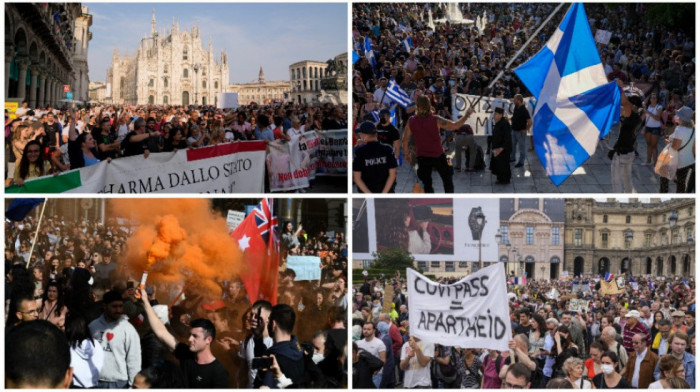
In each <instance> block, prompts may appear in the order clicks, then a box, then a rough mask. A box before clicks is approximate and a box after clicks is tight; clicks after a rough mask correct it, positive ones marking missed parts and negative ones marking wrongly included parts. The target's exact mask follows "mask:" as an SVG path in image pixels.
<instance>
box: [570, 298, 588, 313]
mask: <svg viewBox="0 0 700 392" xmlns="http://www.w3.org/2000/svg"><path fill="white" fill-rule="evenodd" d="M583 309H588V301H587V300H585V299H577V298H572V299H570V300H569V310H570V311H572V312H580V311H582V310H583Z"/></svg>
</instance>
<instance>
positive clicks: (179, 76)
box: [106, 11, 229, 105]
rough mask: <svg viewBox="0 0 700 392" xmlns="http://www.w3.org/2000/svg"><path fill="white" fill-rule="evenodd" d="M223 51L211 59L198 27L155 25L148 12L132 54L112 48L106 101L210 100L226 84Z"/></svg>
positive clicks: (211, 52) (210, 102)
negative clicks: (147, 25)
mask: <svg viewBox="0 0 700 392" xmlns="http://www.w3.org/2000/svg"><path fill="white" fill-rule="evenodd" d="M228 79H229V71H228V55H227V54H226V51H224V50H222V51H221V53H220V54H219V57H218V59H214V50H213V48H212V42H211V38H210V39H209V46H208V48H207V49H205V48H204V47H203V45H202V38H201V34H200V29H199V26H196V25H195V26H192V29H191V30H182V31H181V30H180V23H179V21H178V22H173V24H172V25H171V27H170V29H169V30H164V31H162V32H158V31H157V30H156V16H155V11H154V12H153V18H152V20H151V33H150V35H149V36H147V37H144V38H143V39H141V42H140V43H139V47H138V49H137V50H136V53H135V54H133V55H129V54H128V53H127V54H124V55H120V54H119V51H118V50H115V51H114V53H113V55H112V66H111V68H109V69H108V70H107V82H106V83H107V90H108V91H110V92H111V96H110V97H107V100H108V101H109V102H112V103H118V104H123V103H127V104H157V105H168V104H169V105H191V104H197V105H200V104H201V105H214V104H215V103H216V94H217V93H221V92H225V91H226V86H227V85H228Z"/></svg>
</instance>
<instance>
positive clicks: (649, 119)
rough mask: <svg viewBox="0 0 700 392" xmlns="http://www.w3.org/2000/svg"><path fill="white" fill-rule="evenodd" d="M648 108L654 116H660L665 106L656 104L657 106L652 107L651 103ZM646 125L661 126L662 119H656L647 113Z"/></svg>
mask: <svg viewBox="0 0 700 392" xmlns="http://www.w3.org/2000/svg"><path fill="white" fill-rule="evenodd" d="M647 110H648V111H649V112H650V113H652V114H653V115H654V116H658V115H660V114H661V112H663V110H664V108H663V106H661V105H656V107H651V105H649V107H648V108H647ZM644 125H646V126H647V127H648V128H659V127H661V120H655V119H654V117H652V116H650V115H648V114H647V116H646V120H644Z"/></svg>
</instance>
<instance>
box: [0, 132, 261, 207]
mask: <svg viewBox="0 0 700 392" xmlns="http://www.w3.org/2000/svg"><path fill="white" fill-rule="evenodd" d="M264 162H265V143H264V142H260V141H245V142H235V143H225V144H218V145H216V146H210V147H202V148H197V149H186V150H179V151H177V152H161V153H154V154H150V155H149V156H148V158H147V159H146V158H144V157H143V155H137V156H131V157H124V158H119V159H114V160H112V161H111V162H107V161H102V162H100V163H98V164H96V165H92V166H88V167H84V168H81V169H75V170H70V171H67V172H65V173H62V174H60V175H58V176H56V177H53V176H45V177H40V178H37V179H32V180H28V181H26V182H25V184H24V186H22V187H17V186H13V187H8V188H5V192H6V193H62V192H65V193H130V194H137V193H262V192H263V190H264V186H263V185H264V175H265V174H264V173H265V166H264Z"/></svg>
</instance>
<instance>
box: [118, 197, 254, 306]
mask: <svg viewBox="0 0 700 392" xmlns="http://www.w3.org/2000/svg"><path fill="white" fill-rule="evenodd" d="M108 206H109V215H110V216H113V217H119V218H124V219H128V220H129V221H130V222H131V224H132V225H133V229H134V231H133V232H132V234H131V235H130V237H129V240H128V242H127V248H126V251H125V253H124V254H122V255H121V256H120V257H121V260H120V262H123V263H125V264H126V266H127V269H128V272H129V275H130V276H132V277H138V276H140V275H141V273H143V272H144V271H148V284H149V285H153V284H159V283H179V284H186V283H190V284H193V285H194V286H195V287H198V288H199V289H200V290H201V291H202V292H199V294H202V295H203V296H205V297H207V298H210V299H216V298H221V288H220V285H219V283H217V282H221V281H224V280H230V279H231V278H232V277H234V276H235V275H237V274H238V273H239V271H240V270H241V269H242V268H243V256H242V254H241V252H240V250H239V249H238V247H237V245H236V243H235V242H234V241H233V240H232V239H231V237H229V235H228V226H227V225H226V220H225V219H224V218H223V217H221V216H219V215H216V214H215V213H213V212H212V211H211V208H210V202H209V200H205V199H111V200H110V202H109V204H108Z"/></svg>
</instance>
